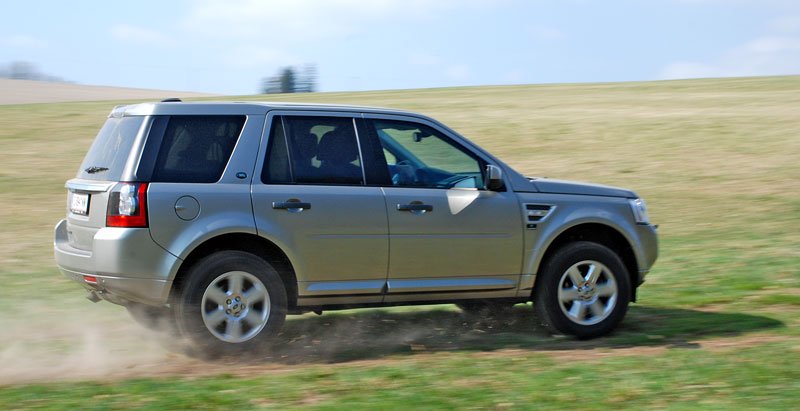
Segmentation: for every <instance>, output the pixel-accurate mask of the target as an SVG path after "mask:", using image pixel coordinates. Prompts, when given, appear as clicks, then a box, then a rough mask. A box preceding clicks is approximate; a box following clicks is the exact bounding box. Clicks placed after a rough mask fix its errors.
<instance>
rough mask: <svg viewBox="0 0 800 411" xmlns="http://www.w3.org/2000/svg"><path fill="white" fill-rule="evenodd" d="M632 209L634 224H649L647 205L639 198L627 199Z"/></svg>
mask: <svg viewBox="0 0 800 411" xmlns="http://www.w3.org/2000/svg"><path fill="white" fill-rule="evenodd" d="M628 203H629V204H630V205H631V211H633V218H634V219H636V224H650V216H648V215H647V205H646V204H645V203H644V200H642V199H641V198H637V199H633V200H628Z"/></svg>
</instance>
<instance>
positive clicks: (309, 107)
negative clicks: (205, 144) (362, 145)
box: [109, 101, 427, 118]
mask: <svg viewBox="0 0 800 411" xmlns="http://www.w3.org/2000/svg"><path fill="white" fill-rule="evenodd" d="M273 110H280V111H328V112H330V111H339V112H347V113H376V114H395V115H406V116H414V117H424V118H427V117H426V116H422V115H420V114H418V113H413V112H410V111H404V110H396V109H390V108H383V107H366V106H352V105H343V104H319V103H287V102H261V101H248V102H241V101H236V102H230V101H209V102H153V103H140V104H131V105H124V106H117V107H115V108H114V110H112V112H111V114H109V117H121V116H144V115H189V114H193V115H198V114H199V115H202V114H208V115H211V114H218V115H219V114H229V115H236V114H238V115H256V114H266V113H267V112H269V111H273Z"/></svg>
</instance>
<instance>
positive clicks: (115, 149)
mask: <svg viewBox="0 0 800 411" xmlns="http://www.w3.org/2000/svg"><path fill="white" fill-rule="evenodd" d="M143 121H144V117H139V116H137V117H121V118H109V119H108V120H106V123H105V124H103V128H101V129H100V132H99V133H97V137H95V139H94V143H92V147H91V148H90V149H89V152H88V153H86V157H84V158H83V163H82V164H81V168H80V169H79V170H78V177H79V178H85V179H88V180H106V181H119V180H120V177H121V176H122V169H123V168H124V167H125V163H126V162H127V161H128V155H129V154H130V151H131V147H132V146H133V140H134V139H136V134H137V133H138V132H139V128H140V127H141V126H142V122H143ZM87 170H89V171H92V172H91V173H90V172H89V171H87Z"/></svg>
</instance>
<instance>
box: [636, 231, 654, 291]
mask: <svg viewBox="0 0 800 411" xmlns="http://www.w3.org/2000/svg"><path fill="white" fill-rule="evenodd" d="M657 229H658V226H657V225H654V224H638V225H637V226H636V231H637V236H638V240H639V247H638V250H639V251H638V254H639V255H638V257H637V260H638V263H639V284H641V283H643V282H644V279H645V276H646V275H647V273H649V272H650V269H651V268H652V267H653V264H655V262H656V259H658V231H657ZM639 284H637V285H639Z"/></svg>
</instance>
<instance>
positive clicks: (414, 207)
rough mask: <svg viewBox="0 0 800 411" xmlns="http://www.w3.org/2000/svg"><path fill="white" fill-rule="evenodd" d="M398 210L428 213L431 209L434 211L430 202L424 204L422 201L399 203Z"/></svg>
mask: <svg viewBox="0 0 800 411" xmlns="http://www.w3.org/2000/svg"><path fill="white" fill-rule="evenodd" d="M397 211H411V212H418V213H426V212H429V211H433V206H432V205H430V204H422V203H411V204H398V205H397Z"/></svg>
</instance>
